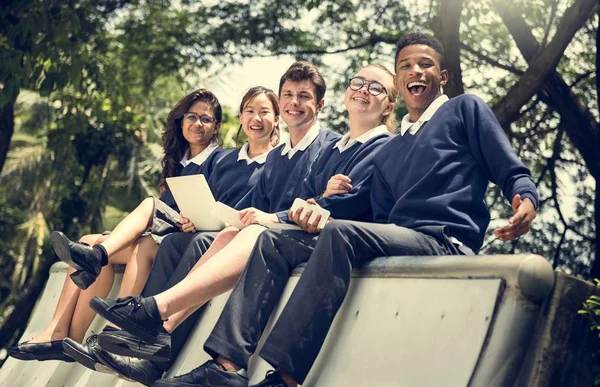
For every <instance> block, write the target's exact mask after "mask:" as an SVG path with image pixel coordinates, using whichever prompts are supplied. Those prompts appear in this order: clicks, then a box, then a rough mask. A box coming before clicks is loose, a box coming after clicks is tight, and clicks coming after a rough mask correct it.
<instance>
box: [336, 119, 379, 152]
mask: <svg viewBox="0 0 600 387" xmlns="http://www.w3.org/2000/svg"><path fill="white" fill-rule="evenodd" d="M382 133H388V130H387V126H385V125H379V126H376V127H374V128H373V129H371V130H368V131H366V132H364V133H363V134H361V135H360V136H358V137H356V138H350V132H348V133H346V134H344V135H343V136H342V138H341V139H340V140H339V141H338V142H336V143H335V146H334V148H337V149H338V150H339V151H340V153H342V152H343V151H345V150H346V149H350V147H351V146H352V145H354V144H356V143H357V142H360V143H361V144H364V143H365V142H367V141H369V140H370V139H372V138H373V137H375V136H378V135H380V134H382Z"/></svg>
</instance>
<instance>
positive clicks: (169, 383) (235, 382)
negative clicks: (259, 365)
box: [154, 360, 248, 387]
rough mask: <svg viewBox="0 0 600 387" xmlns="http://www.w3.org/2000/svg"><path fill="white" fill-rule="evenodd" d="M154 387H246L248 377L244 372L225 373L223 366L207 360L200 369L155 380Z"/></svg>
mask: <svg viewBox="0 0 600 387" xmlns="http://www.w3.org/2000/svg"><path fill="white" fill-rule="evenodd" d="M154 386H155V387H173V386H177V387H191V386H206V387H208V386H223V387H225V386H226V387H248V377H247V376H246V371H245V370H239V371H237V372H229V371H225V369H224V368H223V366H221V365H220V364H219V363H217V362H216V361H214V360H209V361H207V362H206V363H204V364H202V365H201V366H200V367H197V368H194V369H193V370H191V371H190V372H188V373H187V374H184V375H179V376H175V377H174V378H167V379H161V380H157V381H156V383H154Z"/></svg>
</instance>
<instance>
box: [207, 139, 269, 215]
mask: <svg viewBox="0 0 600 387" xmlns="http://www.w3.org/2000/svg"><path fill="white" fill-rule="evenodd" d="M239 154H240V150H239V149H232V150H226V151H224V152H221V153H220V154H219V155H218V156H216V159H217V160H216V161H214V162H213V164H214V165H213V167H212V171H211V172H210V177H209V178H208V186H209V187H210V190H211V192H212V194H213V196H214V197H215V200H216V201H219V202H221V203H225V204H227V205H228V206H231V207H235V206H236V204H237V203H238V202H239V201H240V200H241V199H242V198H243V197H244V196H245V195H246V194H248V192H250V190H251V189H252V187H254V186H255V185H256V183H258V180H259V178H260V175H261V174H262V171H263V165H264V164H259V163H257V162H251V163H250V164H248V163H247V162H246V160H240V161H238V156H239ZM211 157H212V154H211ZM208 161H209V160H207V162H208ZM211 161H212V160H211Z"/></svg>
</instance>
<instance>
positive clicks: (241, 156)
mask: <svg viewBox="0 0 600 387" xmlns="http://www.w3.org/2000/svg"><path fill="white" fill-rule="evenodd" d="M248 148H249V145H248V143H245V144H244V146H243V147H242V148H241V149H240V153H238V158H237V161H240V160H245V161H246V165H249V164H252V163H258V164H264V163H265V161H267V156H268V155H269V152H270V151H271V150H270V149H269V150H268V151H266V152H265V153H263V154H260V155H258V156H256V157H254V158H250V155H248Z"/></svg>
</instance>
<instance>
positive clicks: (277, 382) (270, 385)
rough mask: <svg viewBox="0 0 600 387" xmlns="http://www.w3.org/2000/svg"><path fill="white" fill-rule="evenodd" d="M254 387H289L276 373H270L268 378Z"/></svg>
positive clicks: (253, 386)
mask: <svg viewBox="0 0 600 387" xmlns="http://www.w3.org/2000/svg"><path fill="white" fill-rule="evenodd" d="M252 387H288V385H287V384H286V383H285V382H284V381H283V379H282V378H281V376H280V375H279V374H278V373H277V372H274V371H268V372H267V376H265V378H264V379H263V380H262V381H261V382H260V383H258V384H253V385H252Z"/></svg>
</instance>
